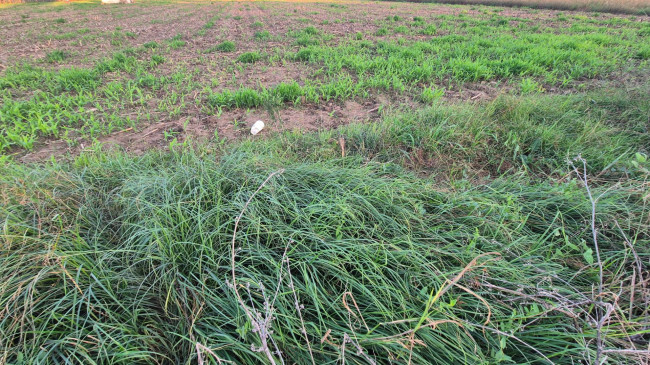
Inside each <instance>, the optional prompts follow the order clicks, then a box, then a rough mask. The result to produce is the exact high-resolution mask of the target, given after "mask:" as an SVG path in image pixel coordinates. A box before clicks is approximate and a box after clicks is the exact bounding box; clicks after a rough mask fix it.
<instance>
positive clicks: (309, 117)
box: [17, 99, 385, 162]
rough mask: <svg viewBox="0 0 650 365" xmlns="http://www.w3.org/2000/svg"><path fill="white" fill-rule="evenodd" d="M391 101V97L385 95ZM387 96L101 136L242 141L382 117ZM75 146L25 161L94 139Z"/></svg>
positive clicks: (142, 147)
mask: <svg viewBox="0 0 650 365" xmlns="http://www.w3.org/2000/svg"><path fill="white" fill-rule="evenodd" d="M384 100H385V99H384ZM380 103H381V101H379V100H374V101H371V100H365V101H363V102H356V101H346V102H344V103H328V104H325V105H321V106H317V107H296V108H293V107H289V108H285V109H281V110H277V111H274V112H269V111H266V110H263V109H259V110H255V111H245V110H233V111H227V112H223V113H221V114H220V115H218V116H217V115H209V116H205V115H204V116H201V115H190V116H184V117H182V118H179V119H176V120H171V121H161V122H157V123H152V124H150V125H148V126H144V127H143V128H141V129H135V128H126V129H124V130H121V131H118V132H115V133H112V134H110V135H107V136H103V137H100V138H98V139H97V140H96V141H94V142H96V143H99V144H101V145H103V146H105V147H107V148H119V149H122V150H124V151H128V152H131V153H134V154H142V153H144V152H146V151H148V150H150V149H160V148H167V147H168V146H169V145H170V142H171V141H172V140H174V139H175V140H176V142H178V143H182V142H184V141H185V140H186V139H191V140H192V141H194V142H198V143H202V142H207V141H210V140H215V139H217V138H218V139H220V140H224V139H225V140H228V141H233V140H239V139H243V138H265V137H267V136H270V135H273V134H276V133H279V132H283V131H289V130H291V131H299V132H314V131H318V130H325V129H333V128H337V127H339V126H342V125H346V124H350V123H365V122H372V121H374V120H376V119H377V118H378V117H379V109H380V105H381V104H380ZM257 120H263V121H264V122H265V124H266V126H265V128H264V130H263V131H262V132H261V133H260V134H258V135H257V136H255V137H249V136H250V128H251V126H252V125H253V123H255V122H256V121H257ZM77 142H78V144H77V145H75V146H69V145H68V144H67V143H65V142H64V141H56V140H52V141H48V142H45V143H42V144H40V145H38V146H37V147H36V148H34V150H32V151H31V152H29V153H25V154H22V155H19V156H18V157H17V159H18V160H20V161H22V162H39V161H44V160H49V159H50V158H52V157H54V158H61V157H66V156H75V155H78V154H79V153H80V152H82V151H83V150H85V149H86V148H87V147H89V146H91V145H92V144H93V143H94V142H93V141H90V140H83V139H80V140H79V141H77Z"/></svg>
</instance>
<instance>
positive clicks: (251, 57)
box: [237, 52, 262, 63]
mask: <svg viewBox="0 0 650 365" xmlns="http://www.w3.org/2000/svg"><path fill="white" fill-rule="evenodd" d="M261 59H262V55H261V54H259V53H258V52H246V53H242V54H240V55H239V56H238V57H237V61H238V62H241V63H255V62H258V61H260V60H261Z"/></svg>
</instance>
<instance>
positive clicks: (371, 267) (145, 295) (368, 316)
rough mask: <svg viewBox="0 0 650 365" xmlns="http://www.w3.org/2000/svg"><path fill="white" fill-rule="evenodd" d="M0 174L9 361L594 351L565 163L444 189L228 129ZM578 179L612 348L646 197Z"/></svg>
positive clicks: (587, 266) (566, 355) (584, 251)
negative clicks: (187, 146) (606, 300)
mask: <svg viewBox="0 0 650 365" xmlns="http://www.w3.org/2000/svg"><path fill="white" fill-rule="evenodd" d="M279 168H284V172H283V173H281V174H278V175H276V176H275V177H273V178H272V179H271V180H270V181H269V182H268V183H267V184H266V185H265V186H263V187H262V188H261V189H260V190H259V192H257V194H256V195H255V196H254V197H253V194H254V192H255V191H256V190H257V189H258V187H259V186H260V185H261V184H262V182H263V181H264V180H265V178H266V177H267V176H268V175H269V174H270V173H271V172H272V171H276V170H277V169H279ZM0 184H1V185H2V191H3V192H4V193H3V194H4V195H3V196H4V198H3V200H4V202H3V204H2V208H1V209H2V217H3V218H2V222H1V223H2V227H3V230H2V241H3V251H2V255H1V256H0V261H1V265H0V277H2V278H3V281H2V282H1V283H0V304H1V308H2V311H1V312H0V314H1V316H0V336H1V337H2V338H3V341H2V351H3V353H4V356H5V359H6V360H7V361H8V362H9V363H16V361H18V359H30V360H33V361H36V362H39V363H52V364H53V363H60V362H64V361H72V362H75V363H104V362H111V363H113V364H122V363H124V364H132V363H134V362H138V363H152V364H153V363H161V362H162V363H167V362H169V363H186V362H188V361H189V362H196V361H197V357H198V356H202V358H203V359H206V358H210V359H212V360H213V361H214V362H216V360H215V359H216V358H217V357H219V359H221V360H227V361H234V362H236V363H247V364H250V363H268V362H269V360H268V358H267V356H266V355H265V353H264V352H265V351H259V350H258V348H260V346H263V343H262V342H261V340H260V333H261V334H262V336H266V334H265V333H267V332H264V331H269V332H268V338H265V341H266V342H267V343H268V346H272V347H271V349H272V351H273V354H272V357H273V358H274V361H275V362H277V363H280V360H279V359H280V358H283V359H284V360H285V361H286V362H288V363H299V364H307V363H310V354H309V351H308V348H307V341H308V342H309V344H310V346H311V348H312V353H313V355H312V356H313V357H314V359H315V362H316V363H318V364H322V363H334V362H337V361H342V359H345V361H346V363H352V364H366V363H368V362H370V360H368V359H371V360H372V361H374V362H376V363H389V361H399V362H406V361H408V359H409V358H410V359H411V361H413V362H414V363H512V364H514V363H517V364H521V363H546V362H548V361H549V360H550V361H552V362H553V363H558V364H571V363H575V362H576V361H579V360H580V359H583V358H584V357H585V356H591V357H593V356H594V354H595V347H594V345H593V339H594V337H595V336H596V333H595V330H594V328H593V327H592V326H591V321H590V320H589V316H593V315H594V312H593V311H594V309H593V308H592V307H591V306H590V305H589V303H590V302H589V300H590V299H589V298H592V296H591V293H592V290H593V287H594V283H596V282H597V281H598V270H597V265H596V258H595V252H594V251H593V249H592V247H593V245H592V243H591V241H590V238H589V237H590V233H589V230H588V227H589V224H590V223H589V219H590V218H589V217H590V214H591V213H590V209H591V205H590V204H589V201H588V200H587V198H586V196H585V193H584V191H583V189H582V188H581V186H580V184H579V183H578V182H577V181H576V180H574V179H568V180H566V181H564V182H558V183H555V184H549V183H532V182H530V181H528V180H527V179H525V178H523V177H520V178H510V179H508V180H496V181H494V182H492V183H489V184H487V185H485V186H482V187H468V188H462V189H458V190H456V191H453V192H450V191H448V190H438V189H437V188H436V184H434V183H432V182H431V181H429V180H427V179H421V178H416V177H414V176H413V175H411V174H409V173H406V172H405V171H403V169H402V168H400V167H399V166H397V165H394V164H380V163H375V162H370V163H368V162H367V161H365V159H362V158H357V157H348V158H344V159H330V160H328V161H325V162H300V161H295V160H288V159H282V158H278V157H277V156H275V157H270V156H264V155H262V154H255V153H252V152H250V151H247V150H246V148H245V146H244V147H241V148H240V149H238V150H235V151H232V152H230V153H228V154H227V155H226V156H224V157H223V158H221V159H220V160H219V162H215V160H214V158H213V157H212V156H209V155H202V154H201V153H200V152H191V151H189V150H188V151H185V152H184V153H179V154H172V153H163V154H161V153H151V154H149V155H146V156H144V157H127V156H120V155H117V156H116V155H112V156H106V155H103V154H97V155H85V156H84V157H83V158H82V159H80V160H78V162H77V163H76V165H75V166H72V167H66V166H54V167H44V168H39V169H32V168H29V167H25V166H16V165H14V166H11V167H9V168H6V169H5V170H4V171H3V173H2V177H1V181H0ZM593 190H594V191H593V193H594V194H596V195H600V194H604V195H603V196H602V197H601V199H600V200H599V202H598V208H597V215H596V217H597V221H596V225H597V226H598V227H602V228H601V230H600V236H599V238H600V241H599V245H600V247H601V252H600V254H601V258H602V260H603V262H604V263H605V267H606V277H605V282H606V288H607V289H608V290H609V289H611V290H612V291H613V292H616V293H619V295H621V298H620V299H621V300H620V301H619V302H618V305H620V306H621V308H620V313H621V315H623V316H624V318H619V319H617V322H616V323H612V324H610V326H609V327H608V333H609V334H610V335H611V336H612V337H611V338H612V339H611V341H609V340H608V341H606V345H607V346H615V342H612V341H615V339H616V338H622V339H623V338H625V337H624V336H625V335H639V334H643V333H647V329H643V326H642V323H637V322H636V321H637V320H636V319H635V318H637V317H636V315H639V316H641V314H642V313H643V311H646V312H647V308H645V309H644V308H640V307H639V306H637V304H640V303H635V302H630V300H629V295H630V292H629V291H628V289H627V287H626V286H622V287H621V286H619V284H620V283H621V282H620V280H623V279H622V278H628V277H630V275H633V272H632V269H631V268H632V266H633V264H631V262H633V260H634V256H633V255H632V252H631V251H630V248H629V247H628V246H626V244H625V240H624V236H623V235H622V233H625V234H626V235H627V237H628V238H629V239H631V240H632V242H633V244H634V247H636V254H637V255H639V257H640V258H641V260H642V262H644V263H645V262H647V258H648V257H649V255H650V252H649V251H648V244H649V243H650V242H649V239H650V237H648V235H647V232H649V230H648V228H649V227H648V222H647V215H648V213H649V212H648V208H647V206H646V205H645V204H644V203H643V196H642V194H643V193H644V192H643V191H641V190H639V188H638V185H636V184H633V183H632V182H629V183H625V184H622V185H618V186H615V187H609V188H607V187H602V188H599V187H594V188H593ZM645 193H647V192H645ZM249 199H250V204H248V206H246V202H247V201H248V200H249ZM241 212H243V215H242V219H241V221H239V230H238V232H237V234H236V237H235V245H236V250H237V251H236V260H235V276H236V283H237V284H238V292H239V295H241V297H242V298H243V303H244V304H243V305H244V306H245V308H246V309H244V307H243V306H242V305H241V304H240V302H239V300H238V299H237V297H236V295H235V292H234V290H233V287H232V286H230V285H231V284H232V283H233V280H232V278H231V238H232V237H233V231H234V223H235V220H234V218H235V217H236V216H237V215H239V214H240V213H241ZM644 217H645V218H644ZM614 222H615V223H616V224H617V225H620V226H621V227H622V231H619V230H618V229H617V228H616V225H614ZM285 251H286V254H285ZM473 260H476V261H473ZM470 263H471V264H470ZM468 265H469V266H468ZM643 265H645V264H643ZM464 268H466V270H463V269H464ZM646 269H647V268H646ZM458 275H460V276H459V279H458V281H456V283H457V284H458V285H450V284H449V282H448V281H449V280H452V279H454V278H455V277H456V276H458ZM621 288H623V289H622V290H623V292H622V293H621V292H620V290H621ZM296 297H297V298H298V299H297V300H298V302H297V303H296V299H295V298H296ZM630 303H632V305H633V306H632V307H629V304H630ZM246 310H247V311H250V312H252V313H255V314H256V316H255V321H258V322H259V323H258V322H255V323H252V322H251V321H250V320H249V319H248V317H247V316H246ZM257 313H259V316H260V317H259V318H258V317H257ZM567 313H569V315H567ZM628 313H634V315H632V316H631V317H627V316H628ZM267 320H268V321H267ZM301 321H302V322H304V323H302V322H301ZM262 322H264V324H263V325H260V323H262ZM260 326H262V327H263V328H260ZM303 326H304V328H305V330H306V333H303V332H302V331H303ZM623 330H625V331H626V332H625V335H624V332H623ZM409 341H411V342H409ZM266 342H265V343H266ZM586 342H588V343H592V345H589V346H585V343H586ZM344 345H345V346H346V348H345V349H344V348H343V346H344ZM276 346H277V350H278V351H279V353H276V352H275V351H276ZM205 348H208V349H210V351H207V350H205ZM612 356H613V358H617V357H616V355H612ZM547 358H548V359H549V360H547ZM389 359H392V360H389ZM619 360H620V358H619Z"/></svg>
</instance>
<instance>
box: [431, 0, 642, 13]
mask: <svg viewBox="0 0 650 365" xmlns="http://www.w3.org/2000/svg"><path fill="white" fill-rule="evenodd" d="M431 2H440V3H446V4H470V5H474V4H481V5H496V6H518V7H528V8H536V9H554V10H582V11H605V12H613V13H629V14H643V15H648V14H650V1H648V0H441V1H431Z"/></svg>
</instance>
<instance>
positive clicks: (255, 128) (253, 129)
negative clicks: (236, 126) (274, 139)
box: [251, 120, 264, 135]
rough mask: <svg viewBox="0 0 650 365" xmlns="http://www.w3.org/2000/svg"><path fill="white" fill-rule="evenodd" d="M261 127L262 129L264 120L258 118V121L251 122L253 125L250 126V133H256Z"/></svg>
mask: <svg viewBox="0 0 650 365" xmlns="http://www.w3.org/2000/svg"><path fill="white" fill-rule="evenodd" d="M262 129H264V122H262V121H261V120H258V121H257V122H255V124H253V126H252V127H251V134H252V135H256V134H258V133H259V132H260V131H261V130H262Z"/></svg>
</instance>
